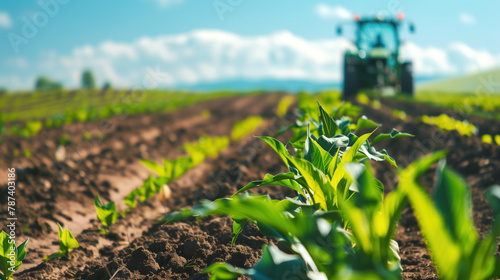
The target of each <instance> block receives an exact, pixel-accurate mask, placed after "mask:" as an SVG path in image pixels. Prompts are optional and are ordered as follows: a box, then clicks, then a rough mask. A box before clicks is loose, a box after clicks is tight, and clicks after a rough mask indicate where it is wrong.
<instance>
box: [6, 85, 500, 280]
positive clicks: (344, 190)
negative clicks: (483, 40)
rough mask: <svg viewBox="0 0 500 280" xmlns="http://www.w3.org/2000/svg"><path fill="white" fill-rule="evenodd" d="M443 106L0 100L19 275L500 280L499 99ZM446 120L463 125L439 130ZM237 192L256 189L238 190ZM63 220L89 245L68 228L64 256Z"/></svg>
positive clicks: (170, 95)
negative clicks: (473, 107) (472, 106)
mask: <svg viewBox="0 0 500 280" xmlns="http://www.w3.org/2000/svg"><path fill="white" fill-rule="evenodd" d="M157 100H163V101H162V102H158V101H157ZM464 100H465V99H464ZM494 100H496V101H494V102H497V99H494ZM427 101H429V100H427ZM439 101H443V100H442V99H441V100H439ZM464 102H465V103H468V101H464ZM431 103H432V104H431ZM436 103H437V101H434V102H432V101H430V102H429V103H426V102H422V100H417V102H416V101H414V100H403V99H387V98H385V99H377V100H374V99H372V98H369V97H367V96H361V97H358V98H357V99H356V100H352V101H351V102H344V103H343V102H342V100H340V94H339V93H338V92H325V93H322V94H317V95H307V94H300V95H289V94H284V93H259V94H256V93H255V94H254V93H252V94H237V93H229V92H227V93H213V94H190V93H175V92H161V91H155V92H147V93H146V94H144V95H142V94H141V95H134V94H133V92H121V91H107V92H92V93H89V92H84V91H82V92H73V93H70V92H66V93H52V94H47V95H45V94H43V93H34V94H28V93H26V94H25V95H14V94H6V95H3V96H1V97H0V110H1V111H0V112H1V114H2V124H1V125H3V135H2V136H1V137H2V142H1V146H0V155H1V160H0V192H1V193H8V191H9V190H10V189H9V186H10V184H9V179H8V178H9V176H10V175H9V174H10V173H12V172H10V171H9V169H10V168H15V178H16V180H15V182H16V184H15V194H13V197H15V208H16V210H15V215H16V217H17V227H16V240H17V241H18V242H16V244H17V245H18V246H19V244H21V242H22V241H24V240H26V239H27V238H29V243H28V244H27V253H26V257H25V259H24V260H23V264H22V265H21V266H20V267H19V269H18V270H17V271H16V272H15V273H14V274H12V278H13V279H209V277H210V275H212V278H211V279H233V278H238V279H250V277H253V278H254V279H400V278H403V279H439V278H445V279H488V278H494V277H500V271H499V270H500V269H499V267H500V263H499V261H498V258H499V256H500V254H499V252H500V247H499V246H498V242H497V240H498V238H497V236H498V235H499V234H500V232H499V231H500V223H499V220H498V218H499V217H500V216H499V214H500V193H499V191H498V190H499V189H498V188H493V189H490V187H491V186H492V185H495V184H499V183H500V173H499V172H498V170H499V169H500V140H499V141H498V142H495V141H496V139H497V138H496V135H500V119H499V118H497V116H498V111H495V110H498V106H496V105H495V106H493V111H492V114H491V115H488V116H486V115H484V114H472V115H471V114H470V113H471V112H468V111H463V110H458V109H457V108H453V107H452V106H451V105H450V104H451V103H447V102H446V101H443V102H442V103H439V104H436ZM318 104H320V105H321V107H320V106H319V105H318ZM433 104H434V105H433ZM482 104H486V105H487V104H491V103H489V102H488V101H485V102H483V103H482ZM495 104H496V103H495ZM435 105H439V106H435ZM478 106H480V105H478ZM62 108H65V109H62ZM478 108H479V107H478ZM481 108H483V111H484V112H489V111H488V110H486V109H484V107H481ZM442 114H445V115H446V116H448V117H449V118H451V119H452V120H453V121H450V119H446V120H448V121H449V122H451V126H450V125H448V126H445V125H440V123H438V122H434V124H429V123H430V121H428V120H429V119H430V117H435V116H439V115H442ZM424 115H425V116H427V118H424V117H423V116H424ZM343 116H345V117H343ZM362 116H366V117H362ZM442 119H444V118H442ZM426 120H427V121H426ZM465 120H467V123H468V124H471V125H472V126H473V127H474V128H475V130H474V129H471V130H470V133H467V132H468V130H467V126H463V125H464V121H465ZM38 122H39V124H37V123H38ZM33 127H34V128H33ZM450 127H451V128H450ZM374 130H375V131H374ZM373 131H374V132H373ZM399 132H400V133H399ZM379 134H382V136H378V137H377V135H379ZM485 135H490V136H491V141H486V140H487V139H485ZM253 136H267V137H275V139H277V141H279V142H281V143H283V144H287V143H289V142H290V144H288V145H287V147H285V148H282V146H281V145H280V144H278V142H277V141H276V140H274V139H273V138H265V137H262V138H255V137H253ZM486 138H487V137H486ZM498 139H500V136H499V137H498ZM379 140H380V141H379ZM325 147H329V148H328V149H327V148H325ZM441 150H446V151H447V154H446V156H445V158H446V167H444V161H441V162H439V164H438V161H439V158H440V157H443V156H444V155H443V154H440V153H439V151H441ZM396 165H397V166H396ZM451 170H454V171H455V172H456V173H455V172H453V171H451ZM266 174H271V175H266ZM276 174H281V175H279V176H272V175H276ZM375 178H376V179H375ZM461 178H463V180H462V179H461ZM251 182H253V183H251ZM469 186H470V187H469ZM242 189H243V191H244V190H247V191H248V192H250V193H251V194H252V195H251V196H247V195H245V194H239V195H237V196H233V194H235V193H236V192H238V191H242ZM332 190H335V192H333V191H332ZM298 193H300V196H299V197H298V198H297V196H298ZM428 194H430V195H428ZM265 195H268V196H265ZM96 196H99V198H100V200H102V203H97V202H95V201H96ZM430 196H431V197H432V198H431V197H430ZM3 197H4V196H2V199H4V198H3ZM230 197H231V198H230ZM287 198H294V199H290V200H287ZM295 198H296V199H295ZM351 198H352V199H351ZM5 199H6V198H5ZM203 201H205V202H203ZM206 201H216V202H215V203H213V204H209V203H208V202H206ZM108 202H114V204H108ZM469 204H470V208H469ZM2 205H3V202H2ZM195 206H196V207H195ZM193 207H195V208H194V209H193ZM115 209H116V210H115ZM182 209H184V210H183V211H181V210H182ZM96 210H97V211H96ZM179 211H181V212H179ZM469 211H470V213H469ZM9 215H10V213H9V211H8V209H7V207H2V209H1V210H0V217H1V218H2V219H3V220H6V219H7V218H8V217H9ZM167 221H169V222H168V223H166V222H167ZM58 223H59V224H60V225H61V226H62V228H63V229H69V230H70V231H71V233H72V236H74V239H76V241H77V242H78V243H77V244H75V243H74V242H73V243H71V244H73V245H74V246H69V245H68V244H70V241H71V240H72V238H69V237H68V236H71V235H69V234H68V233H67V232H66V233H64V234H65V238H66V239H67V241H68V240H69V241H68V242H66V243H64V244H65V245H64V246H61V245H60V239H61V240H62V238H60V236H59V235H61V232H62V231H61V232H60V233H59V235H58ZM236 237H237V238H236ZM391 239H394V240H395V242H396V243H397V246H395V244H394V242H392V241H391ZM3 240H7V238H2V242H3ZM232 243H234V244H232ZM62 248H66V251H65V250H63V249H62ZM70 249H72V250H70ZM70 251H71V252H70ZM0 253H1V252H0ZM53 253H56V255H55V256H54V257H51V258H49V259H48V260H43V258H44V257H46V256H49V255H51V254H53ZM58 254H59V255H58ZM20 255H22V253H21V252H20V251H19V252H18V254H17V256H20ZM1 261H2V262H3V261H4V260H3V259H2V260H1ZM215 263H219V264H217V265H213V264H215ZM220 263H227V264H229V265H223V264H220ZM256 265H257V266H256ZM254 266H255V267H254ZM207 267H210V272H211V274H206V273H205V272H207V271H204V269H206V268H207ZM251 267H254V269H253V270H252V269H250V268H251ZM0 268H1V266H0Z"/></svg>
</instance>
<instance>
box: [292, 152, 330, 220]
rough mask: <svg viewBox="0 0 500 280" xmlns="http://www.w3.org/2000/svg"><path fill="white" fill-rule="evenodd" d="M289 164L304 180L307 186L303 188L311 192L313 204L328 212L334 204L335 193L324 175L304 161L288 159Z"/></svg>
mask: <svg viewBox="0 0 500 280" xmlns="http://www.w3.org/2000/svg"><path fill="white" fill-rule="evenodd" d="M290 162H291V163H292V164H293V166H295V168H297V170H298V171H299V173H300V174H301V175H302V177H303V178H304V180H305V182H306V183H307V186H303V187H305V188H309V189H310V190H311V192H312V193H313V196H314V202H315V203H318V204H319V205H320V208H321V209H323V210H325V211H327V210H330V207H332V206H333V203H334V198H335V192H334V187H333V186H332V185H331V184H330V182H329V181H328V179H327V177H326V176H325V174H324V173H323V172H322V171H321V170H319V169H318V168H316V167H315V166H314V165H313V164H312V163H310V162H309V161H307V160H305V159H299V158H290Z"/></svg>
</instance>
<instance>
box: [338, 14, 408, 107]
mask: <svg viewBox="0 0 500 280" xmlns="http://www.w3.org/2000/svg"><path fill="white" fill-rule="evenodd" d="M354 19H355V21H356V39H355V42H354V45H355V46H356V48H355V49H352V50H347V51H346V53H345V54H344V86H343V96H344V98H352V97H355V96H356V94H357V93H358V91H360V90H374V91H377V92H381V93H382V94H384V95H394V94H395V93H396V92H400V93H403V94H406V95H410V96H411V95H413V92H414V86H413V64H412V62H411V61H403V60H402V58H401V57H400V53H399V47H400V40H399V27H400V25H401V23H402V20H403V15H402V14H401V13H400V14H398V17H397V19H392V18H391V19H384V18H383V17H382V16H380V15H379V16H376V17H372V18H360V17H359V16H357V15H355V16H354ZM409 27H410V28H409V29H410V32H411V33H413V32H414V31H415V27H414V26H413V24H410V25H409ZM337 34H338V35H341V34H342V27H341V26H339V27H338V28H337Z"/></svg>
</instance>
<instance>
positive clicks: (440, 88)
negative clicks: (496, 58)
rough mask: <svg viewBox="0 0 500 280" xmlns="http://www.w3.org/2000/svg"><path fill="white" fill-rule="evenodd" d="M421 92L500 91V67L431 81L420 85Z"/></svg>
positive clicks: (468, 92)
mask: <svg viewBox="0 0 500 280" xmlns="http://www.w3.org/2000/svg"><path fill="white" fill-rule="evenodd" d="M418 91H419V92H450V93H451V92H453V93H465V94H471V93H480V94H488V93H500V69H495V70H491V71H487V72H483V73H479V74H474V75H469V76H464V77H458V78H452V79H446V80H441V81H437V82H430V83H427V84H423V85H421V86H419V87H418Z"/></svg>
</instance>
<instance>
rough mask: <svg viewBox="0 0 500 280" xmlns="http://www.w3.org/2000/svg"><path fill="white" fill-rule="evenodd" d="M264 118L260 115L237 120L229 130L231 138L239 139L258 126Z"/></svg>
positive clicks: (262, 122)
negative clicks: (231, 129)
mask: <svg viewBox="0 0 500 280" xmlns="http://www.w3.org/2000/svg"><path fill="white" fill-rule="evenodd" d="M264 122H265V121H264V119H263V118H262V117H260V116H251V117H248V118H246V119H244V120H242V121H239V122H237V123H236V124H235V125H234V127H233V131H232V132H231V139H233V140H240V139H241V138H243V137H245V136H247V135H248V134H250V133H252V132H253V131H254V130H255V129H257V128H258V127H259V126H261V125H263V124H264Z"/></svg>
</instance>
